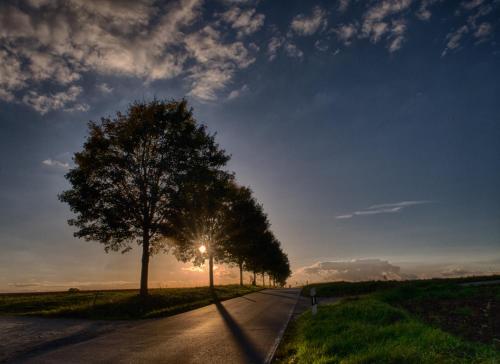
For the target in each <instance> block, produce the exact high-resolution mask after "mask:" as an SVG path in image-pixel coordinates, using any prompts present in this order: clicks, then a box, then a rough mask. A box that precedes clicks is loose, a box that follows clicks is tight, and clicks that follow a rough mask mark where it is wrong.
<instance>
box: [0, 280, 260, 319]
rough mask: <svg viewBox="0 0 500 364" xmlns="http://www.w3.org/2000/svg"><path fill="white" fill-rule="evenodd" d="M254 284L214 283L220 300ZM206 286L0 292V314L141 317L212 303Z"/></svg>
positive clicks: (174, 312)
mask: <svg viewBox="0 0 500 364" xmlns="http://www.w3.org/2000/svg"><path fill="white" fill-rule="evenodd" d="M259 289H260V288H257V287H253V286H239V285H227V286H216V287H215V289H214V292H215V294H216V296H217V297H218V299H219V300H225V299H230V298H234V297H237V296H241V295H244V294H247V293H251V292H254V291H256V290H259ZM212 292H213V291H212V290H211V289H209V288H208V287H197V288H162V289H151V290H150V294H149V295H148V296H147V297H141V296H139V295H138V291H137V290H117V291H80V292H75V293H69V292H57V293H34V294H2V295H0V315H24V316H47V317H78V318H92V319H105V320H115V319H141V318H150V317H161V316H169V315H173V314H176V313H180V312H184V311H188V310H191V309H194V308H198V307H202V306H206V305H209V304H211V303H213V301H214V296H213V293H212Z"/></svg>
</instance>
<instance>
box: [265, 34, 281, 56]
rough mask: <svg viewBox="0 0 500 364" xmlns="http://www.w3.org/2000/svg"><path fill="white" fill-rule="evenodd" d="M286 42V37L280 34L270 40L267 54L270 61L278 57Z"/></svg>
mask: <svg viewBox="0 0 500 364" xmlns="http://www.w3.org/2000/svg"><path fill="white" fill-rule="evenodd" d="M284 42H285V39H284V38H283V37H280V36H274V37H272V38H271V39H270V40H269V43H268V44H267V55H268V59H269V60H270V61H272V60H274V59H275V58H276V55H277V54H278V50H279V49H280V48H281V46H282V45H283V43H284Z"/></svg>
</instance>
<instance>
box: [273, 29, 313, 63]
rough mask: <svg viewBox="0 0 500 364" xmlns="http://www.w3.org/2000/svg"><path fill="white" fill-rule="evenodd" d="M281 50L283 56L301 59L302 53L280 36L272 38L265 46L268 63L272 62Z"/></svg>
mask: <svg viewBox="0 0 500 364" xmlns="http://www.w3.org/2000/svg"><path fill="white" fill-rule="evenodd" d="M281 48H283V49H284V51H285V54H286V55H287V56H288V57H291V58H297V59H302V57H303V56H304V52H302V51H301V50H300V49H299V48H298V47H297V46H296V45H295V44H294V43H292V42H291V41H290V40H288V39H286V38H285V37H283V36H281V35H279V34H278V35H275V36H273V37H272V38H271V39H270V40H269V43H268V45H267V56H268V60H269V61H273V60H274V59H275V58H276V56H277V55H278V51H279V50H280V49H281Z"/></svg>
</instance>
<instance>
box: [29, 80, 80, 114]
mask: <svg viewBox="0 0 500 364" xmlns="http://www.w3.org/2000/svg"><path fill="white" fill-rule="evenodd" d="M81 92H82V88H81V87H79V86H70V87H69V88H68V89H67V90H66V91H61V92H57V93H51V94H39V93H38V92H37V91H29V92H28V93H27V94H26V95H24V97H23V99H22V101H23V102H24V103H25V104H26V105H30V106H31V107H33V108H34V109H35V110H36V111H38V112H39V113H40V114H42V115H43V114H46V113H47V112H49V111H51V110H57V109H62V108H64V107H65V106H66V105H67V104H68V103H72V102H74V101H75V100H76V98H77V97H78V95H80V93H81ZM73 107H79V106H78V104H77V105H73ZM75 110H78V109H74V110H73V109H71V107H69V108H68V111H75ZM80 111H86V109H80Z"/></svg>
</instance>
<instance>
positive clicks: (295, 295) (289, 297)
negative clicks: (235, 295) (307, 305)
mask: <svg viewBox="0 0 500 364" xmlns="http://www.w3.org/2000/svg"><path fill="white" fill-rule="evenodd" d="M255 293H259V294H266V295H269V296H276V297H281V298H286V299H288V300H294V301H295V300H296V299H297V293H294V295H293V296H290V294H289V293H285V294H284V295H283V294H276V293H269V292H262V291H258V292H255Z"/></svg>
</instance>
